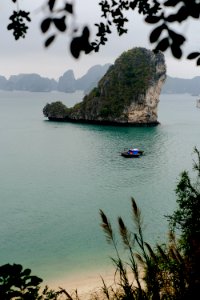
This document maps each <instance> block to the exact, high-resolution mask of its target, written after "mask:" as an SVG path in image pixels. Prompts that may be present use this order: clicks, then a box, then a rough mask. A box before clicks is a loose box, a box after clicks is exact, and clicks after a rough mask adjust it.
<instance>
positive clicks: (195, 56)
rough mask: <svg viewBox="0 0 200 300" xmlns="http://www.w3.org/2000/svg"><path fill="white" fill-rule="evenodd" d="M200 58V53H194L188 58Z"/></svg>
mask: <svg viewBox="0 0 200 300" xmlns="http://www.w3.org/2000/svg"><path fill="white" fill-rule="evenodd" d="M198 56H200V52H192V53H190V54H189V55H188V56H187V59H194V58H197V57H198Z"/></svg>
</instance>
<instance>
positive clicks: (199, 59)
mask: <svg viewBox="0 0 200 300" xmlns="http://www.w3.org/2000/svg"><path fill="white" fill-rule="evenodd" d="M197 66H200V58H198V59H197Z"/></svg>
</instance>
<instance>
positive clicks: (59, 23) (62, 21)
mask: <svg viewBox="0 0 200 300" xmlns="http://www.w3.org/2000/svg"><path fill="white" fill-rule="evenodd" d="M53 22H54V24H55V26H56V28H57V29H58V30H60V31H62V32H63V31H65V30H66V28H67V26H66V24H65V16H63V17H62V18H59V19H58V18H54V19H53Z"/></svg>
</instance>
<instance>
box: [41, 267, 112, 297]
mask: <svg viewBox="0 0 200 300" xmlns="http://www.w3.org/2000/svg"><path fill="white" fill-rule="evenodd" d="M114 273H115V271H114V268H110V269H109V270H106V271H105V270H104V271H97V272H95V271H88V272H87V271H86V272H84V273H79V274H74V275H71V276H66V277H64V278H60V279H55V280H52V281H49V282H44V283H45V284H47V285H48V286H49V288H52V289H55V290H58V289H59V288H63V289H65V290H66V291H67V292H68V293H69V294H70V295H74V294H75V290H77V292H78V295H79V297H80V298H81V300H82V299H84V300H89V299H90V296H91V294H94V293H96V292H100V291H101V288H102V286H103V283H102V278H103V280H104V282H105V283H106V285H107V286H108V287H109V286H111V285H114Z"/></svg>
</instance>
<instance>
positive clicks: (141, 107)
mask: <svg viewBox="0 0 200 300" xmlns="http://www.w3.org/2000/svg"><path fill="white" fill-rule="evenodd" d="M165 79H166V65H165V60H164V55H163V54H162V53H161V52H158V53H154V52H153V51H150V50H147V49H145V48H133V49H131V50H128V51H126V52H124V53H122V54H121V55H120V57H119V58H117V59H116V61H115V63H114V65H112V66H110V67H109V69H108V71H107V72H106V74H105V75H104V76H103V77H102V78H101V80H100V81H99V82H98V85H97V87H95V88H94V89H93V90H92V91H91V92H90V93H89V94H87V95H86V96H85V97H84V98H83V100H82V102H80V103H78V104H76V105H75V106H74V107H72V108H68V107H66V106H65V105H64V104H62V103H61V102H59V101H58V102H53V103H51V104H46V106H45V107H44V108H43V113H44V116H45V117H48V119H49V120H50V121H65V122H84V123H85V122H87V123H100V124H119V125H138V126H139V125H141V126H142V125H147V126H153V125H157V124H158V123H159V122H158V120H157V119H158V116H157V108H158V103H159V96H160V92H161V88H162V86H163V83H164V81H165Z"/></svg>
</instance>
